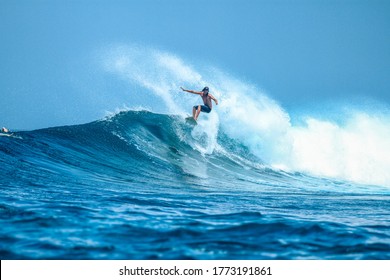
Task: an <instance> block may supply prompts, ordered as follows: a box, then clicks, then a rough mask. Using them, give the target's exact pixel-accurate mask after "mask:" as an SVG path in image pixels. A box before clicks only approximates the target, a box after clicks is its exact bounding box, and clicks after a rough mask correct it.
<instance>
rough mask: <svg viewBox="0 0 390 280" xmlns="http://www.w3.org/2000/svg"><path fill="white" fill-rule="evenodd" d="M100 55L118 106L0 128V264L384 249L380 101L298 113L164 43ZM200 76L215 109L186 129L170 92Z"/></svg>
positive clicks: (362, 254)
mask: <svg viewBox="0 0 390 280" xmlns="http://www.w3.org/2000/svg"><path fill="white" fill-rule="evenodd" d="M94 59H95V60H96V61H97V67H100V68H101V70H102V71H104V72H105V73H107V75H111V76H112V77H116V78H118V80H121V81H124V82H125V83H128V85H129V88H131V91H129V93H128V94H129V95H130V97H129V98H130V99H128V101H127V102H128V103H127V104H125V105H124V107H125V108H121V109H118V110H113V111H114V112H113V113H109V114H107V116H105V117H104V118H102V119H100V120H95V121H92V122H90V123H86V124H78V125H69V126H59V127H51V128H43V129H39V130H33V131H18V132H15V133H14V134H13V135H12V136H10V137H0V172H1V175H2V176H1V177H0V187H1V188H0V215H1V217H2V219H1V227H2V231H1V232H0V240H1V242H0V256H1V258H2V259H388V258H389V257H390V245H389V244H390V234H389V232H390V218H389V215H388V213H389V210H390V175H389V173H388V167H389V166H390V141H388V139H390V126H389V125H388V123H389V122H388V120H389V119H390V117H389V116H390V114H389V113H388V111H387V110H386V109H385V108H381V109H380V110H379V109H378V110H363V109H356V108H352V107H347V108H345V107H344V108H343V110H341V109H340V108H335V111H338V112H340V114H341V115H339V116H338V118H337V120H335V118H332V117H330V115H331V114H329V115H323V116H318V114H316V115H315V114H313V115H310V114H305V115H298V116H297V115H296V113H295V115H293V114H292V113H289V112H287V110H285V109H284V108H283V107H282V106H281V105H280V104H279V103H278V102H277V100H274V99H272V98H271V97H270V96H269V95H267V94H266V93H264V91H262V90H261V89H259V88H258V87H257V86H255V85H253V84H251V83H248V82H246V81H242V80H239V79H237V78H234V77H232V76H231V75H229V74H226V73H224V72H223V71H221V70H219V69H217V68H215V67H210V65H207V66H204V65H201V64H191V63H188V62H185V61H184V60H183V59H182V58H180V57H178V56H176V55H174V54H171V53H168V52H165V51H161V50H156V49H152V48H146V47H143V46H135V45H131V46H129V45H122V46H111V47H110V48H105V49H102V50H99V51H97V52H96V53H95V55H94ZM206 85H207V86H208V87H209V88H210V92H211V93H212V94H213V95H214V96H216V97H217V98H218V100H219V105H218V106H214V108H213V111H212V112H211V113H210V114H203V113H202V114H201V115H200V118H199V124H198V125H197V126H195V127H192V126H190V125H188V124H187V123H186V122H185V121H184V118H185V117H186V116H187V115H188V114H189V113H191V109H192V106H193V105H194V104H198V103H199V101H200V99H199V100H198V99H196V96H194V95H190V94H186V93H184V92H182V91H181V90H180V86H184V87H186V88H191V89H195V90H196V89H198V90H200V89H202V88H203V87H204V86H206ZM113 94H115V93H113ZM140 96H141V98H140ZM141 99H142V101H139V102H135V101H134V100H141ZM131 101H134V102H131ZM332 113H333V114H334V112H332ZM314 115H315V116H316V117H314Z"/></svg>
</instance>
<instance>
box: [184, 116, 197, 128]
mask: <svg viewBox="0 0 390 280" xmlns="http://www.w3.org/2000/svg"><path fill="white" fill-rule="evenodd" d="M186 123H188V124H190V125H193V126H195V125H197V124H198V123H197V122H196V120H195V119H194V118H193V117H188V118H186Z"/></svg>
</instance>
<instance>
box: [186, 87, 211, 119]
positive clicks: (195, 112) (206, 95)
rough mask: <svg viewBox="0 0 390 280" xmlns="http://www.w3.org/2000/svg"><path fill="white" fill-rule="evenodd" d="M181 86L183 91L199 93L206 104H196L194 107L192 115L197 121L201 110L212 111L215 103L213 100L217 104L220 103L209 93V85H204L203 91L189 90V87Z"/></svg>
mask: <svg viewBox="0 0 390 280" xmlns="http://www.w3.org/2000/svg"><path fill="white" fill-rule="evenodd" d="M180 88H181V89H182V90H183V91H186V92H189V93H193V94H199V95H200V97H201V98H202V100H203V104H204V105H195V106H194V107H193V108H192V117H193V118H194V120H195V121H196V120H197V119H198V117H199V114H200V112H205V113H210V112H211V110H212V108H213V103H212V102H211V100H214V102H215V105H218V100H217V99H216V98H215V97H214V96H212V95H211V93H209V88H208V87H204V88H203V89H202V91H194V90H188V89H184V88H182V87H180Z"/></svg>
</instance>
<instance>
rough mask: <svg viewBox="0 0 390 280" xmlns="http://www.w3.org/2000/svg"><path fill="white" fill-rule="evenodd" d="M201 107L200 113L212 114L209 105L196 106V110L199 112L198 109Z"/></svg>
mask: <svg viewBox="0 0 390 280" xmlns="http://www.w3.org/2000/svg"><path fill="white" fill-rule="evenodd" d="M199 106H200V111H201V112H205V113H210V112H211V108H210V107H209V106H207V105H196V106H194V108H195V110H198V107H199Z"/></svg>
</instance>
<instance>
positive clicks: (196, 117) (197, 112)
mask: <svg viewBox="0 0 390 280" xmlns="http://www.w3.org/2000/svg"><path fill="white" fill-rule="evenodd" d="M199 114H200V105H199V106H198V109H197V110H196V112H195V116H194V120H198V117H199Z"/></svg>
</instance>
